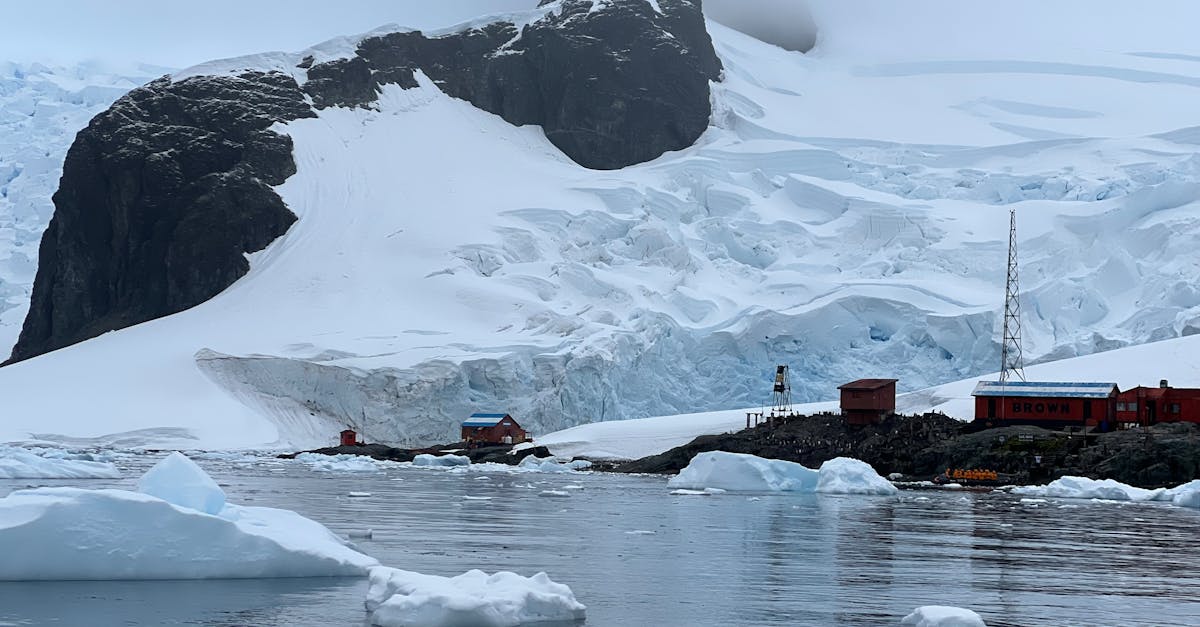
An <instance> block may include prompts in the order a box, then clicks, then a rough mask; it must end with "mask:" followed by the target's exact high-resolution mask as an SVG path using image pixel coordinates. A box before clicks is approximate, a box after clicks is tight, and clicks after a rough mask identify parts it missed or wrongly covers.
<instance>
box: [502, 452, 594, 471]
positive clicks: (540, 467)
mask: <svg viewBox="0 0 1200 627" xmlns="http://www.w3.org/2000/svg"><path fill="white" fill-rule="evenodd" d="M517 465H518V466H519V467H521V468H524V469H526V470H533V471H536V472H572V471H576V470H587V469H588V468H591V467H592V462H589V461H588V460H586V459H577V460H573V461H570V460H562V459H559V458H557V457H534V456H533V455H530V456H528V457H526V458H525V459H522V460H521V463H520V464H517Z"/></svg>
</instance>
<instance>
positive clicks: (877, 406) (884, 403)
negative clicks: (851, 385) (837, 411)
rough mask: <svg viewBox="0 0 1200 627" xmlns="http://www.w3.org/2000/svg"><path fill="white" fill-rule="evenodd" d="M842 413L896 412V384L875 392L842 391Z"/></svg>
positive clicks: (890, 384)
mask: <svg viewBox="0 0 1200 627" xmlns="http://www.w3.org/2000/svg"><path fill="white" fill-rule="evenodd" d="M842 411H843V412H850V411H879V412H894V411H896V384H895V383H889V384H887V385H885V386H883V387H881V388H876V389H874V390H854V389H843V390H842Z"/></svg>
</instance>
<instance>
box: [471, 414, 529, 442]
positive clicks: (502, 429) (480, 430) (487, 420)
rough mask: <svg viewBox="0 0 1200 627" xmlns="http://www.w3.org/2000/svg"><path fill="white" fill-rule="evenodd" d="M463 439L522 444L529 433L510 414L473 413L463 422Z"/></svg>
mask: <svg viewBox="0 0 1200 627" xmlns="http://www.w3.org/2000/svg"><path fill="white" fill-rule="evenodd" d="M462 439H463V441H464V442H466V443H468V444H520V443H521V442H524V441H525V440H526V439H528V434H527V433H525V430H524V429H522V428H521V425H519V424H517V421H516V420H514V419H513V417H512V416H510V415H508V414H471V417H470V418H468V419H466V420H465V421H463V423H462Z"/></svg>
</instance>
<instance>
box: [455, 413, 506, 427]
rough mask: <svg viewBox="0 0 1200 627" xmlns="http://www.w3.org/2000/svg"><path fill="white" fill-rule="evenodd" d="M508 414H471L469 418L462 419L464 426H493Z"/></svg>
mask: <svg viewBox="0 0 1200 627" xmlns="http://www.w3.org/2000/svg"><path fill="white" fill-rule="evenodd" d="M507 416H508V414H471V417H470V418H467V419H466V420H464V421H463V423H462V426H464V427H494V426H496V425H497V424H500V421H501V420H504V418H505V417H507Z"/></svg>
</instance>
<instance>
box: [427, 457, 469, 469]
mask: <svg viewBox="0 0 1200 627" xmlns="http://www.w3.org/2000/svg"><path fill="white" fill-rule="evenodd" d="M470 465H471V458H470V457H466V456H463V455H429V454H427V453H424V454H421V455H417V456H416V457H415V458H413V466H430V467H434V468H450V467H453V466H470Z"/></svg>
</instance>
